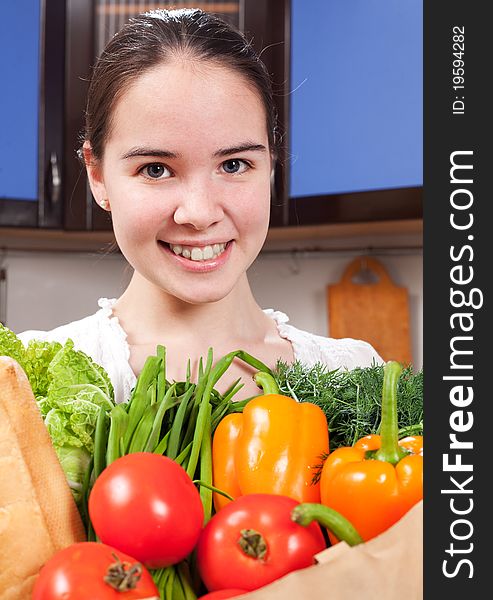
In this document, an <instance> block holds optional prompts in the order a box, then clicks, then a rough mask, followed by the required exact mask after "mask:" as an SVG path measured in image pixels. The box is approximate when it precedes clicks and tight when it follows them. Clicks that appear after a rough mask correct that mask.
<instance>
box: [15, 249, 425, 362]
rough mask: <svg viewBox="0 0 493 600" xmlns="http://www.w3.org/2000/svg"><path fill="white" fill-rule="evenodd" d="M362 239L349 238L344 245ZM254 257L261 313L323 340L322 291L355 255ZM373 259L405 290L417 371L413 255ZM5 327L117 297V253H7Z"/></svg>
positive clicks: (48, 321)
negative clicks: (274, 312)
mask: <svg viewBox="0 0 493 600" xmlns="http://www.w3.org/2000/svg"><path fill="white" fill-rule="evenodd" d="M364 242H365V240H351V244H350V246H351V247H354V246H357V245H358V243H359V244H360V245H361V243H364ZM277 250H278V251H279V252H280V253H279V254H271V253H265V254H261V255H260V256H259V258H258V259H257V261H256V263H255V264H254V265H253V266H252V268H251V269H250V272H249V278H250V282H251V285H252V288H253V291H254V293H255V295H256V297H257V299H258V301H259V304H260V305H261V306H262V307H263V308H276V309H278V310H282V311H283V312H285V313H287V314H288V315H289V317H290V320H291V323H292V324H293V325H295V326H297V327H299V328H301V329H305V330H308V331H312V332H313V333H318V334H320V335H328V334H329V331H328V324H327V308H326V288H327V285H329V284H330V283H336V282H338V281H339V280H340V278H341V276H342V273H343V271H344V269H345V267H346V265H347V264H348V263H349V262H350V261H351V260H352V258H353V257H354V255H355V252H354V251H353V250H351V249H350V247H349V246H348V249H347V250H344V249H343V250H340V251H330V252H329V251H327V252H312V253H310V252H302V253H299V254H296V255H293V254H292V253H290V252H289V251H282V249H280V250H281V251H280V250H279V248H278V249H277ZM373 255H374V256H375V257H376V258H378V259H379V260H380V261H381V262H382V263H383V264H384V265H385V266H386V267H387V269H388V271H389V274H390V276H391V278H392V279H393V281H394V282H395V283H396V284H398V285H402V286H405V287H406V288H407V289H408V291H409V299H410V312H411V333H412V351H413V362H414V365H415V366H416V367H420V366H421V365H422V360H423V358H422V344H423V335H422V325H423V285H422V255H421V252H420V251H419V250H414V251H413V250H411V252H410V253H409V251H405V250H402V249H401V250H399V249H398V248H396V249H395V250H387V251H384V250H381V251H376V252H374V253H373ZM3 266H4V268H6V270H7V294H6V297H7V303H6V310H5V313H6V314H5V316H6V324H7V325H8V326H9V327H10V328H11V329H13V330H14V331H16V332H20V331H23V330H25V329H52V328H53V327H56V326H57V325H60V324H62V323H66V322H69V321H72V320H74V319H77V318H81V317H83V316H86V315H88V314H91V313H93V312H95V311H96V310H97V300H98V298H99V297H102V296H105V297H109V298H112V297H117V296H118V295H119V294H120V293H121V292H122V291H123V289H124V288H125V285H126V283H127V282H128V280H129V278H130V275H131V271H130V269H129V267H128V266H127V264H126V262H125V260H124V259H123V258H122V257H121V256H120V255H116V254H107V255H103V254H96V253H75V252H74V253H47V252H34V251H32V252H31V251H30V252H27V251H19V250H9V251H6V253H5V254H4V260H3Z"/></svg>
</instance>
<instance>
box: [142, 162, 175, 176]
mask: <svg viewBox="0 0 493 600" xmlns="http://www.w3.org/2000/svg"><path fill="white" fill-rule="evenodd" d="M141 173H143V174H144V175H145V176H146V177H149V178H150V179H167V177H168V176H169V175H166V173H168V174H169V171H168V169H167V168H166V167H165V166H164V165H162V164H161V163H152V164H150V165H146V166H145V167H143V168H142V169H141Z"/></svg>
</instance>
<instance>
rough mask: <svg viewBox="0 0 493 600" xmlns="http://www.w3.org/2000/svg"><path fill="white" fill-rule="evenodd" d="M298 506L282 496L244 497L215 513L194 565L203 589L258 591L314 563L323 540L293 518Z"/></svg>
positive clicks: (313, 526) (317, 532)
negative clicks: (260, 537) (291, 572)
mask: <svg viewBox="0 0 493 600" xmlns="http://www.w3.org/2000/svg"><path fill="white" fill-rule="evenodd" d="M298 504H299V502H296V500H293V499H291V498H288V497H286V496H277V495H274V494H247V495H245V496H241V497H240V498H238V499H236V500H235V501H234V502H230V503H229V504H228V505H226V506H225V507H224V508H222V509H221V510H220V511H219V512H218V513H216V514H215V515H214V516H213V517H212V519H211V520H210V521H209V522H208V523H207V525H206V526H205V528H204V529H203V530H202V533H201V535H200V538H199V542H198V545H197V564H198V568H199V572H200V576H201V578H202V581H203V582H204V584H205V586H206V588H207V589H208V590H209V591H215V590H220V589H225V588H230V589H231V588H234V587H239V588H241V589H244V590H247V591H250V590H256V589H257V588H259V587H262V586H264V585H267V584H268V583H270V582H271V581H274V580H275V579H278V578H279V577H282V576H283V575H285V574H286V573H289V572H290V571H294V570H296V569H302V568H304V567H308V566H309V565H312V564H313V563H314V558H313V557H314V555H315V554H317V553H318V552H321V551H322V550H324V548H325V540H324V536H323V534H322V530H321V529H320V526H319V525H318V523H315V522H314V523H311V524H310V525H309V526H308V527H303V526H301V525H298V524H297V523H294V522H293V521H292V520H291V511H292V510H293V508H294V507H295V506H297V505H298ZM252 530H253V532H252ZM248 531H250V535H248ZM258 534H260V535H261V536H262V539H259V535H258ZM248 542H249V543H248ZM262 542H263V543H264V547H263V551H262ZM242 546H243V548H246V549H247V551H248V548H249V549H250V554H251V555H249V554H247V552H245V550H244V549H243V548H242Z"/></svg>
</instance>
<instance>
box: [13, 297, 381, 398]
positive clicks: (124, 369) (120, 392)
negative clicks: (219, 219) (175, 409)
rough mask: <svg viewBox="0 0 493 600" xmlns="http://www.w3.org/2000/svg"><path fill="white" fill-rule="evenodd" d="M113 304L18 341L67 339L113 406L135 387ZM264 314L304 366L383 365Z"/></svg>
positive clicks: (361, 351) (354, 344)
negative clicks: (105, 378)
mask: <svg viewBox="0 0 493 600" xmlns="http://www.w3.org/2000/svg"><path fill="white" fill-rule="evenodd" d="M115 302H116V298H112V299H109V298H100V300H99V301H98V305H99V307H100V308H99V310H98V311H97V312H96V313H94V314H93V315H90V316H88V317H85V318H83V319H79V320H78V321H73V322H72V323H68V324H66V325H61V326H60V327H57V328H56V329H52V330H51V331H37V330H29V331H24V332H22V333H20V334H19V336H18V337H19V338H20V339H21V340H22V342H23V343H24V344H27V343H28V341H29V340H30V339H39V340H46V341H58V342H61V343H62V344H63V343H65V342H66V341H67V339H68V338H71V339H72V340H73V342H74V347H75V349H76V350H82V352H85V353H86V354H88V355H89V356H90V357H91V358H92V359H93V360H94V361H95V362H96V363H97V364H99V365H101V366H102V367H103V368H104V369H105V370H106V372H107V373H108V375H109V377H110V379H111V382H112V384H113V387H114V390H115V402H117V403H118V402H126V401H127V400H128V399H129V398H130V393H131V391H132V389H133V387H134V386H135V382H136V376H135V373H134V372H133V371H132V368H131V367H130V363H129V359H130V347H129V345H128V342H127V334H126V333H125V331H124V330H123V328H122V327H121V325H120V323H119V322H118V318H117V317H115V316H114V315H113V305H114V304H115ZM264 312H265V314H266V315H268V316H269V317H271V318H272V319H274V321H275V322H276V325H277V329H278V331H279V335H280V336H281V337H282V338H284V339H286V340H288V341H289V342H291V345H292V347H293V353H294V357H295V359H296V360H299V361H300V362H302V363H304V364H306V365H308V366H311V365H313V364H314V363H316V362H322V363H325V364H326V365H327V366H328V368H329V369H337V368H339V367H343V368H347V369H354V368H356V367H367V366H370V365H371V364H372V363H374V362H376V363H382V362H383V360H382V358H381V357H380V356H379V355H378V354H377V352H376V351H375V350H374V348H373V347H372V346H371V345H370V344H368V343H367V342H363V341H361V340H353V339H351V338H344V339H333V338H327V337H323V336H320V335H315V334H313V333H309V332H307V331H302V330H301V329H297V328H296V327H294V326H293V325H289V317H288V316H287V315H285V314H284V313H282V312H280V311H277V310H273V309H272V308H268V309H265V310H264Z"/></svg>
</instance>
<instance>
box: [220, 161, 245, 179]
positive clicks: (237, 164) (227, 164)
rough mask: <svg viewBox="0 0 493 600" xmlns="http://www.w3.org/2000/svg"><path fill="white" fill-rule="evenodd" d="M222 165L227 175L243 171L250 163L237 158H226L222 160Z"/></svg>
mask: <svg viewBox="0 0 493 600" xmlns="http://www.w3.org/2000/svg"><path fill="white" fill-rule="evenodd" d="M222 166H223V169H224V171H225V172H226V173H228V174H229V175H237V174H238V173H244V172H245V171H246V170H248V169H249V168H250V165H249V164H248V163H246V162H245V161H244V160H241V159H239V158H232V159H230V160H226V161H224V162H223V164H222Z"/></svg>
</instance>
